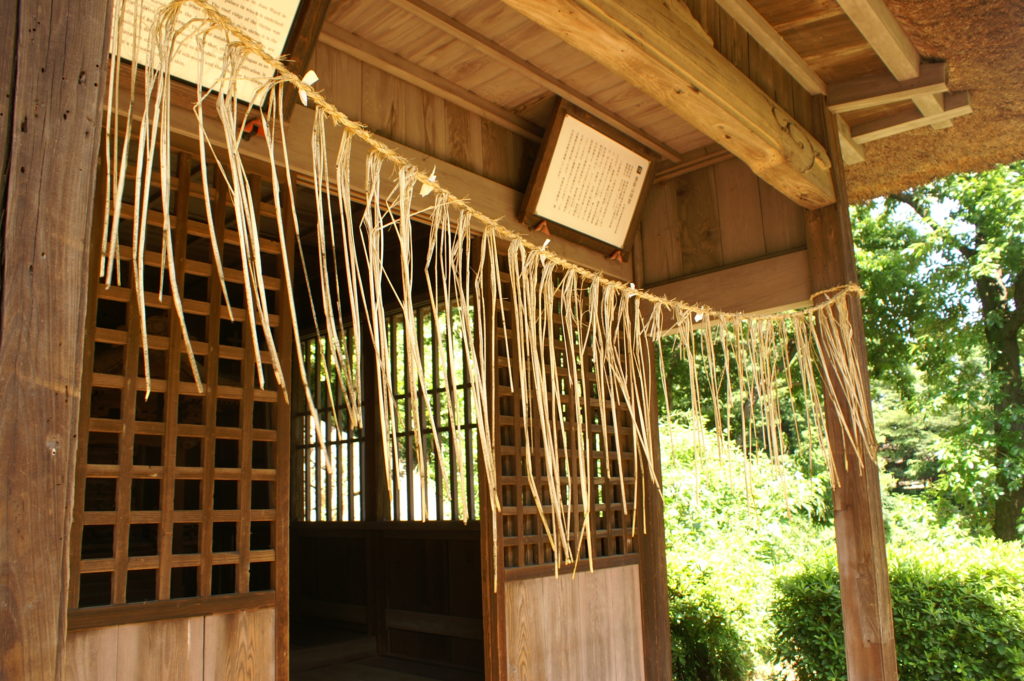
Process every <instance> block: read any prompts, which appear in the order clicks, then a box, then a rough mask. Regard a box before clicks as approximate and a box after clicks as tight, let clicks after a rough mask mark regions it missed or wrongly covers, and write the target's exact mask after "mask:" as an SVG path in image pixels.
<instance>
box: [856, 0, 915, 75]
mask: <svg viewBox="0 0 1024 681" xmlns="http://www.w3.org/2000/svg"><path fill="white" fill-rule="evenodd" d="M836 2H838V3H839V6H840V7H842V8H843V11H844V12H846V16H848V17H850V21H852V22H853V25H854V26H856V27H857V29H858V30H859V31H860V32H861V35H863V36H864V39H865V40H867V41H868V44H869V45H871V48H872V49H873V50H874V51H875V54H877V55H878V58H879V59H881V60H882V63H883V64H885V67H886V68H887V69H889V71H890V72H891V73H892V75H894V76H896V80H908V79H910V78H917V76H918V71H919V69H920V64H921V57H920V55H918V53H917V50H916V49H915V48H914V46H913V44H911V42H910V38H908V37H907V34H906V33H905V32H904V31H903V27H902V26H900V24H899V22H898V21H896V17H894V16H893V14H892V11H891V10H890V9H889V6H888V5H886V4H885V0H836Z"/></svg>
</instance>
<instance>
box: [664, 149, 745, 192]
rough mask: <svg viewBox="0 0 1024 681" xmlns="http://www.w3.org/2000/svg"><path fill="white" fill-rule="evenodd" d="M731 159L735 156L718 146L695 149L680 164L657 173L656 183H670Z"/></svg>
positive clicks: (666, 167) (684, 156)
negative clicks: (682, 176) (681, 176)
mask: <svg viewBox="0 0 1024 681" xmlns="http://www.w3.org/2000/svg"><path fill="white" fill-rule="evenodd" d="M730 158H734V156H733V155H732V154H730V153H729V152H728V151H726V150H725V149H723V148H722V147H720V146H718V145H717V144H712V145H711V146H707V147H703V148H701V149H695V150H694V151H689V152H687V153H685V154H683V158H682V160H680V162H679V163H674V164H672V165H670V166H665V167H664V168H661V169H660V170H658V171H657V172H655V174H654V182H655V183H659V182H668V181H669V180H673V179H675V178H677V177H679V176H680V175H685V174H687V173H692V172H693V171H695V170H700V169H701V168H707V167H708V166H713V165H715V164H716V163H721V162H722V161H728V160H729V159H730Z"/></svg>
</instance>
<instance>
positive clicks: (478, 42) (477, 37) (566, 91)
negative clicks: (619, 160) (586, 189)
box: [391, 0, 681, 161]
mask: <svg viewBox="0 0 1024 681" xmlns="http://www.w3.org/2000/svg"><path fill="white" fill-rule="evenodd" d="M391 2H393V3H394V4H395V5H397V6H398V7H401V8H402V9H403V10H405V11H406V12H409V13H410V14H412V15H414V16H415V17H416V18H418V19H420V20H422V21H424V22H425V23H427V24H430V25H431V26H433V27H434V28H437V29H440V30H442V31H444V32H445V33H447V34H448V35H450V36H451V37H453V38H455V39H456V40H460V41H462V42H464V43H466V44H467V45H469V46H470V47H472V48H473V49H475V50H478V51H479V52H482V53H483V54H486V55H487V56H489V57H491V58H492V59H496V60H497V61H499V62H501V63H502V64H504V65H505V66H507V67H509V68H510V69H512V70H514V71H516V72H517V73H518V74H519V75H521V76H524V77H525V78H528V79H529V80H532V81H533V82H534V83H536V84H537V85H540V86H541V87H543V88H545V89H547V90H549V91H551V92H553V93H554V94H556V95H558V96H559V97H561V98H562V99H564V100H565V101H567V102H569V103H570V104H574V105H575V106H578V107H579V108H581V109H583V110H584V111H586V112H587V113H589V114H591V115H592V116H594V117H596V118H599V119H601V120H602V121H604V122H605V123H607V124H608V125H610V126H612V127H613V128H615V129H616V130H618V131H619V132H621V133H623V134H625V135H629V136H630V137H632V138H633V139H635V140H636V141H637V142H640V144H643V145H644V146H646V147H648V148H649V149H651V150H653V151H656V152H658V153H659V154H661V155H662V156H663V157H665V158H667V159H671V160H673V161H678V160H680V158H681V157H680V154H679V152H678V151H676V150H675V149H673V148H671V147H669V146H666V145H665V144H662V143H661V141H660V140H658V139H656V138H654V137H652V136H650V135H648V134H647V133H646V132H644V131H643V130H641V129H640V128H637V127H635V126H633V125H630V124H629V123H627V122H626V121H625V120H623V119H622V118H621V117H620V116H618V115H617V114H615V113H614V112H612V111H611V110H609V109H608V108H607V107H604V106H602V105H601V104H598V103H597V102H595V101H593V100H592V99H591V98H590V97H588V96H587V95H585V94H583V93H582V92H580V91H579V90H577V89H576V88H574V87H572V86H571V85H568V84H566V83H563V82H562V81H560V80H558V79H557V78H555V77H553V76H551V75H550V74H548V73H546V72H544V71H543V70H542V69H540V68H538V67H537V66H535V65H534V64H531V63H530V62H528V61H526V60H525V59H523V58H521V57H520V56H519V55H517V54H516V53H515V52H512V51H511V50H509V49H507V48H505V47H504V46H502V45H499V44H498V43H496V42H495V41H493V40H491V39H490V38H487V37H486V36H484V35H483V34H481V33H478V32H477V31H474V30H473V29H471V28H470V27H468V26H466V25H465V24H461V23H459V22H458V21H456V20H455V19H453V18H452V17H450V16H448V15H447V14H445V13H444V12H442V11H440V10H438V9H436V8H434V7H432V6H431V5H429V4H427V3H426V2H423V0H391Z"/></svg>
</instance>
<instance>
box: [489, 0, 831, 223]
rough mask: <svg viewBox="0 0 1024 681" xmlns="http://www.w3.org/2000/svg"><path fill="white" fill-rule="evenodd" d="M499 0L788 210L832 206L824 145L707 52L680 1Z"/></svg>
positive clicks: (737, 72) (711, 50) (720, 58)
mask: <svg viewBox="0 0 1024 681" xmlns="http://www.w3.org/2000/svg"><path fill="white" fill-rule="evenodd" d="M503 1H504V2H505V3H506V4H507V5H509V6H510V7H512V8H514V9H516V10H518V11H519V12H521V13H522V14H523V15H525V16H526V17H527V18H529V19H531V20H533V21H534V22H536V23H537V24H539V25H541V26H543V27H544V28H546V29H548V30H549V31H551V32H553V33H554V34H556V35H558V36H559V37H561V38H562V39H563V40H565V41H566V42H567V43H569V44H570V45H572V46H573V47H575V48H576V49H578V50H580V51H581V52H583V53H584V54H587V55H589V56H590V57H592V58H593V59H594V60H595V61H597V62H599V63H601V64H604V65H605V66H607V67H608V68H609V69H611V70H612V71H614V72H616V73H618V74H619V75H620V76H622V77H623V78H625V79H626V80H627V81H629V82H630V83H632V84H633V85H635V86H636V87H637V88H639V89H640V90H642V91H644V92H646V93H647V94H649V95H650V96H651V97H653V98H654V99H655V100H657V101H658V102H660V103H661V104H662V105H663V106H665V107H666V108H668V109H669V110H670V111H672V112H673V113H675V114H676V115H678V116H679V117H680V118H682V119H683V120H686V121H689V122H690V123H691V124H692V125H694V127H696V128H697V129H698V130H700V131H701V132H703V133H704V134H705V135H707V136H708V137H710V138H711V139H712V140H714V141H715V142H718V143H719V144H721V145H722V146H723V147H725V148H726V149H728V150H729V151H731V152H732V153H733V154H734V155H735V156H737V157H738V158H739V159H741V160H742V161H743V162H744V163H746V164H747V165H748V166H750V168H751V169H752V170H753V171H754V172H755V173H757V175H759V176H760V177H761V178H762V179H764V180H765V181H766V182H767V183H768V184H770V185H772V186H773V187H775V188H776V189H778V190H779V191H780V192H781V193H782V194H784V195H786V196H788V197H789V198H791V199H792V200H793V201H795V202H796V203H798V204H800V205H802V206H805V207H819V206H825V205H829V204H830V203H832V202H833V201H834V200H835V190H834V188H833V186H832V178H831V175H830V173H829V168H830V167H831V161H830V160H829V157H828V154H827V152H826V151H825V149H824V147H823V146H822V145H821V144H820V143H819V142H818V141H817V140H815V139H814V137H813V136H812V135H811V134H810V133H808V132H807V131H806V130H805V129H804V128H803V127H802V126H801V125H800V124H799V123H798V122H797V121H796V120H795V119H794V118H793V117H792V116H790V115H789V114H788V113H786V112H785V111H784V110H783V109H782V107H780V106H779V105H778V104H777V103H775V102H774V101H772V100H771V99H770V98H769V97H768V96H767V95H766V94H764V92H762V91H761V90H760V88H758V87H757V86H756V85H755V84H754V83H753V82H752V81H751V80H750V79H749V78H748V77H747V76H746V75H745V74H743V72H741V71H740V70H739V69H738V68H736V67H735V66H734V65H733V64H732V63H731V62H730V61H729V60H728V59H726V58H725V57H724V56H723V55H722V54H721V53H719V52H718V51H717V50H715V49H714V46H713V45H711V44H710V43H709V41H708V35H707V33H705V32H704V31H703V29H702V28H701V27H700V24H699V23H698V22H697V21H696V19H694V18H693V15H692V14H690V12H689V10H688V9H687V8H686V7H685V5H684V4H683V3H677V2H672V3H666V2H660V1H659V0H633V1H631V2H629V3H621V2H617V1H616V0H503Z"/></svg>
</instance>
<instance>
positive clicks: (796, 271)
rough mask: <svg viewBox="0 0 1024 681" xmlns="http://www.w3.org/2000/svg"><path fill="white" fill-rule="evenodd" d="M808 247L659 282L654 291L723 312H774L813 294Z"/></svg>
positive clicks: (805, 299) (801, 303) (787, 307)
mask: <svg viewBox="0 0 1024 681" xmlns="http://www.w3.org/2000/svg"><path fill="white" fill-rule="evenodd" d="M808 272H809V270H808V263H807V251H806V250H803V249H801V250H799V251H793V252H791V253H784V254H782V255H775V256H771V257H767V258H761V259H760V260H755V261H753V262H748V263H746V264H743V265H733V266H731V267H724V268H722V269H719V270H714V271H713V272H705V273H703V274H695V275H692V276H689V277H684V278H682V279H676V280H675V281H670V282H666V283H663V284H656V285H654V286H652V287H650V290H651V292H653V293H657V294H658V295H661V296H666V297H668V298H675V299H676V300H685V301H686V302H688V303H697V304H701V305H707V306H708V307H712V308H714V309H716V310H722V311H724V312H774V311H778V310H791V309H793V308H796V307H801V306H804V305H807V304H808V302H809V301H810V298H811V293H812V291H811V280H810V275H809V274H808Z"/></svg>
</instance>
